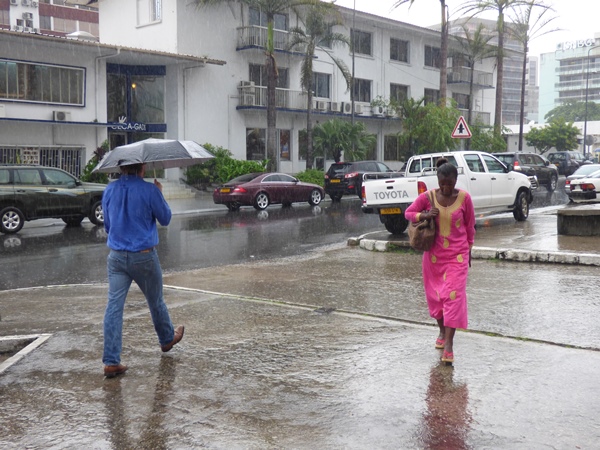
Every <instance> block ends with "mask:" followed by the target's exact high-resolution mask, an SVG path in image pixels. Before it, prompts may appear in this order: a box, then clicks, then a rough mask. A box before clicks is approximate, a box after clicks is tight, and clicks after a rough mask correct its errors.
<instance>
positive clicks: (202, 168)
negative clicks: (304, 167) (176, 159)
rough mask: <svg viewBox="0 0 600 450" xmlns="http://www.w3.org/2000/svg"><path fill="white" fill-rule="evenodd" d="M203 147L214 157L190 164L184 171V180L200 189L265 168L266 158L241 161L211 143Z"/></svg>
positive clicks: (262, 170) (224, 149)
mask: <svg viewBox="0 0 600 450" xmlns="http://www.w3.org/2000/svg"><path fill="white" fill-rule="evenodd" d="M204 148H206V150H208V151H209V152H211V153H212V154H213V155H214V158H212V159H209V160H208V161H206V162H204V163H202V164H196V165H195V166H190V167H188V168H187V169H186V171H185V182H186V183H187V184H189V185H192V186H195V187H198V188H200V189H204V188H206V186H209V185H211V184H220V183H226V182H227V181H229V180H231V179H232V178H235V177H239V176H240V175H244V174H247V173H252V172H264V171H265V170H266V168H267V160H264V161H241V160H237V159H234V158H233V157H232V153H231V152H230V151H229V150H227V149H226V148H223V147H219V146H214V145H211V144H204Z"/></svg>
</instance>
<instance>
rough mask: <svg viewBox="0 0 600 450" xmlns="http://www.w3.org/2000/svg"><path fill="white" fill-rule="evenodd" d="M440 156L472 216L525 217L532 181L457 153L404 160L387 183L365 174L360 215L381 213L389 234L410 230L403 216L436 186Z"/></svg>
mask: <svg viewBox="0 0 600 450" xmlns="http://www.w3.org/2000/svg"><path fill="white" fill-rule="evenodd" d="M441 157H444V158H446V159H448V162H450V163H452V164H454V165H455V166H456V167H457V168H458V180H457V182H456V187H457V188H459V189H464V190H466V191H467V192H469V194H471V198H472V199H473V206H474V207H475V213H476V214H489V213H495V212H505V211H512V213H513V215H514V217H515V219H516V220H518V221H523V220H525V219H527V217H528V216H529V205H530V203H531V201H532V200H533V194H532V190H534V189H537V187H538V184H537V179H536V177H528V176H526V175H524V174H522V173H519V172H514V171H509V170H508V168H507V167H506V166H505V165H504V164H503V163H502V162H500V160H498V159H497V158H495V157H494V156H493V155H491V154H489V153H485V152H479V151H468V150H467V151H455V152H446V153H428V154H423V155H415V156H413V157H411V158H410V159H409V160H408V163H407V164H406V169H405V171H404V172H402V173H397V172H396V173H391V174H389V178H381V176H382V174H377V177H378V178H377V179H370V178H369V174H365V175H364V179H363V185H362V210H363V212H364V213H367V214H379V219H380V220H381V223H383V224H384V225H385V228H386V229H387V230H388V231H389V232H390V233H392V234H402V233H403V232H404V230H406V227H407V226H408V221H407V220H406V219H405V218H404V211H405V210H406V208H408V206H409V205H410V204H411V203H412V202H413V201H414V200H415V199H416V198H417V197H418V196H419V194H421V193H422V192H425V191H427V190H429V189H434V188H437V187H438V182H437V176H436V169H435V163H436V161H437V160H438V159H439V158H441Z"/></svg>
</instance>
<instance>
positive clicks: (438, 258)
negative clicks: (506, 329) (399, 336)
mask: <svg viewBox="0 0 600 450" xmlns="http://www.w3.org/2000/svg"><path fill="white" fill-rule="evenodd" d="M436 166H437V177H438V184H439V189H434V190H433V200H434V201H433V205H432V204H430V202H429V197H428V192H425V193H423V194H421V195H419V197H417V199H416V200H415V201H414V203H413V204H412V205H410V206H409V207H408V208H407V209H406V211H405V212H404V216H405V217H406V219H407V220H410V221H412V222H418V221H420V220H423V219H433V220H435V222H436V235H435V243H434V244H433V246H432V247H431V249H430V250H429V251H426V252H423V285H424V287H425V297H426V298H427V305H428V306H429V314H430V315H431V317H433V318H434V319H436V320H437V323H438V326H439V328H440V334H439V336H438V338H437V340H436V342H435V347H436V348H439V349H444V352H443V354H442V361H444V362H446V363H453V362H454V349H453V343H454V333H455V332H456V329H457V328H467V275H468V272H469V267H471V248H472V247H473V242H474V239H475V212H474V209H473V202H472V200H471V196H470V195H469V193H468V192H467V191H463V190H462V189H456V188H455V185H456V180H457V178H458V171H457V169H456V167H455V166H454V165H452V164H450V163H448V161H447V160H446V159H445V158H440V159H439V160H438V161H437V164H436Z"/></svg>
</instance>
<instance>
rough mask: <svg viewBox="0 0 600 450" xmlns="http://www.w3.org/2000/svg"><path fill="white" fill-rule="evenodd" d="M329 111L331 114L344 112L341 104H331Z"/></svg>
mask: <svg viewBox="0 0 600 450" xmlns="http://www.w3.org/2000/svg"><path fill="white" fill-rule="evenodd" d="M329 110H330V111H331V112H342V104H341V103H340V102H331V103H330V104H329Z"/></svg>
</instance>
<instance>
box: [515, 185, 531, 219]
mask: <svg viewBox="0 0 600 450" xmlns="http://www.w3.org/2000/svg"><path fill="white" fill-rule="evenodd" d="M513 216H514V218H515V220H516V221H518V222H523V221H524V220H527V217H529V200H528V198H527V192H525V191H519V193H518V194H517V199H516V201H515V208H514V209H513Z"/></svg>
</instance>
